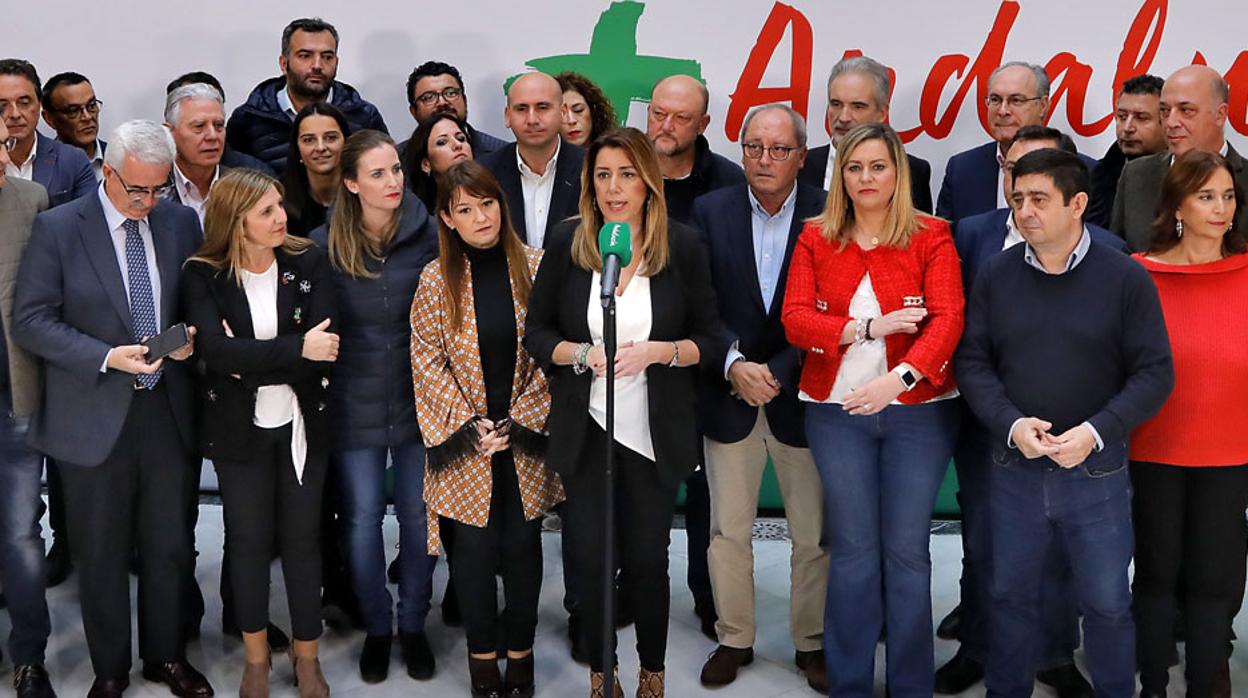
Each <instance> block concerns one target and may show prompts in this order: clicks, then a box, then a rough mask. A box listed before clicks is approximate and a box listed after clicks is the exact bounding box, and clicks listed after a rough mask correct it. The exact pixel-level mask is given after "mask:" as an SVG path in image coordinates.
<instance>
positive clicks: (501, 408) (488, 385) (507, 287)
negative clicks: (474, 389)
mask: <svg viewBox="0 0 1248 698" xmlns="http://www.w3.org/2000/svg"><path fill="white" fill-rule="evenodd" d="M464 249H465V251H466V252H467V255H468V263H469V265H470V266H471V268H472V301H473V305H474V307H475V308H476V311H477V346H478V347H479V349H480V352H481V373H482V375H483V376H484V378H485V395H486V404H487V406H488V411H489V414H488V415H487V416H488V417H489V418H490V419H491V420H498V419H502V418H503V417H506V416H507V414H508V413H509V412H510V411H511V384H512V378H513V376H514V374H515V369H516V315H515V305H514V303H513V300H512V296H511V276H510V275H509V274H508V269H507V255H506V253H505V252H503V246H502V245H501V244H497V245H494V246H493V247H491V248H489V249H485V250H479V249H477V248H475V247H471V246H468V245H465V246H464Z"/></svg>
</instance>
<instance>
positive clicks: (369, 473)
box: [334, 439, 438, 636]
mask: <svg viewBox="0 0 1248 698" xmlns="http://www.w3.org/2000/svg"><path fill="white" fill-rule="evenodd" d="M387 454H389V456H390V458H391V460H392V461H393V463H394V508H395V512H396V513H397V515H398V519H399V547H400V549H401V550H402V551H403V554H402V555H400V556H399V559H400V560H401V562H400V563H399V566H400V570H399V632H402V633H417V632H423V631H424V629H425V617H426V616H428V615H429V599H430V597H431V596H432V594H433V567H434V565H435V564H436V563H437V560H438V558H436V557H433V556H430V555H428V554H426V553H425V537H426V531H427V528H428V525H427V524H428V521H427V517H426V514H425V497H424V494H425V447H424V445H423V444H422V443H421V441H420V439H414V440H412V441H411V442H409V443H406V444H403V445H402V446H399V447H398V448H394V449H389V448H385V447H382V446H378V447H375V448H356V449H347V450H339V451H335V453H334V463H335V465H336V467H337V468H338V481H339V483H340V485H341V487H342V499H343V507H344V508H345V516H346V527H345V528H346V548H347V565H348V566H349V567H350V569H351V585H352V587H353V588H354V590H355V596H356V598H357V599H358V600H359V603H360V614H361V615H362V616H363V618H364V630H365V632H367V633H368V634H369V635H386V636H388V635H391V634H392V633H393V632H394V610H393V609H394V601H393V599H392V598H391V596H390V591H389V590H388V589H386V552H385V544H384V542H383V541H382V535H381V520H382V517H384V516H385V514H386V456H387Z"/></svg>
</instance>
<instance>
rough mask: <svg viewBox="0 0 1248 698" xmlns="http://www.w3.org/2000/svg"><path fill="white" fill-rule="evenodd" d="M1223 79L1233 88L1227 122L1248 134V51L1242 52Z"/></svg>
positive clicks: (1228, 106)
mask: <svg viewBox="0 0 1248 698" xmlns="http://www.w3.org/2000/svg"><path fill="white" fill-rule="evenodd" d="M1223 77H1224V78H1226V81H1227V83H1229V84H1230V86H1231V98H1230V100H1229V101H1228V102H1227V113H1226V122H1227V123H1228V124H1230V125H1231V128H1233V129H1235V130H1236V131H1238V132H1239V133H1248V51H1240V53H1239V56H1237V57H1236V58H1235V62H1234V63H1232V64H1231V69H1230V70H1228V71H1226V75H1224V76H1223Z"/></svg>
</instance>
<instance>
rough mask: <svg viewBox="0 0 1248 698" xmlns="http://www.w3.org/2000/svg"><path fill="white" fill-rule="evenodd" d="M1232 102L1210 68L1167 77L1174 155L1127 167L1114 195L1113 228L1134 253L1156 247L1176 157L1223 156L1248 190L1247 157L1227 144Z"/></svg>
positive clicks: (1166, 117) (1238, 218)
mask: <svg viewBox="0 0 1248 698" xmlns="http://www.w3.org/2000/svg"><path fill="white" fill-rule="evenodd" d="M1229 99H1230V87H1229V86H1228V85H1227V84H1226V81H1225V80H1223V79H1222V76H1221V75H1219V74H1218V72H1217V71H1216V70H1214V69H1212V68H1209V67H1207V66H1203V65H1189V66H1187V67H1185V68H1180V69H1179V70H1177V71H1175V73H1174V74H1173V75H1171V76H1170V77H1169V78H1166V84H1165V85H1164V86H1163V87H1162V88H1161V120H1162V124H1163V125H1164V127H1165V129H1166V144H1167V146H1168V147H1169V151H1167V152H1162V153H1157V154H1156V155H1149V156H1146V157H1140V158H1136V159H1135V160H1132V161H1131V162H1129V163H1127V165H1126V167H1124V168H1123V170H1122V178H1121V179H1119V180H1118V192H1117V194H1115V196H1114V213H1113V216H1112V218H1111V220H1110V224H1109V227H1110V229H1111V230H1113V231H1114V232H1115V233H1118V234H1119V235H1121V236H1123V237H1124V238H1125V239H1126V241H1127V246H1128V247H1130V248H1131V251H1132V252H1146V251H1148V249H1149V247H1150V246H1151V245H1152V242H1153V220H1154V219H1155V218H1156V217H1157V201H1158V199H1159V198H1160V197H1161V183H1162V181H1163V180H1164V179H1165V177H1166V171H1167V170H1169V169H1170V164H1171V163H1172V162H1174V158H1176V157H1178V156H1180V155H1182V154H1183V153H1186V152H1187V151H1189V150H1203V151H1207V152H1210V153H1220V154H1221V155H1222V156H1223V157H1225V158H1226V162H1227V164H1228V165H1230V166H1231V171H1232V172H1233V173H1234V175H1235V181H1236V183H1238V184H1239V186H1240V187H1248V170H1245V168H1244V158H1243V157H1241V156H1240V154H1239V153H1237V152H1235V149H1234V148H1232V147H1231V144H1230V143H1229V142H1227V140H1226V135H1225V133H1224V131H1223V129H1224V128H1225V126H1226V112H1227V101H1228V100H1229ZM1235 225H1237V226H1241V227H1242V226H1245V225H1248V206H1243V207H1241V208H1240V209H1239V211H1238V212H1237V213H1236V215H1235ZM1241 229H1242V228H1241Z"/></svg>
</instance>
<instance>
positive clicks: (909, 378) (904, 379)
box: [893, 366, 919, 390]
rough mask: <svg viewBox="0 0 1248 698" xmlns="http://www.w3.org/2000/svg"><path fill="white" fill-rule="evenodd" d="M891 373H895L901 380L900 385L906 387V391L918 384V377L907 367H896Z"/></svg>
mask: <svg viewBox="0 0 1248 698" xmlns="http://www.w3.org/2000/svg"><path fill="white" fill-rule="evenodd" d="M893 373H896V374H897V376H898V377H900V378H901V384H902V385H904V386H905V387H906V390H910V389H911V388H913V387H914V386H915V385H916V384H918V382H919V379H918V377H917V376H915V375H914V371H911V370H910V367H909V366H898V367H897V368H894V369H893Z"/></svg>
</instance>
